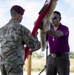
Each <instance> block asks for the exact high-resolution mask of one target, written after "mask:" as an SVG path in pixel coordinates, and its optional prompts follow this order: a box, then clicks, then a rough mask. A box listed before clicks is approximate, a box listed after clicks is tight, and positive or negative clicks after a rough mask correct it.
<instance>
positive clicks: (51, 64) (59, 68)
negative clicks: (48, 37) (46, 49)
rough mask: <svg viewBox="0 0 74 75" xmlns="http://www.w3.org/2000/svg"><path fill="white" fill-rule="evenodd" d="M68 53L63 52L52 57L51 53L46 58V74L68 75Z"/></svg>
mask: <svg viewBox="0 0 74 75" xmlns="http://www.w3.org/2000/svg"><path fill="white" fill-rule="evenodd" d="M69 66H70V62H69V54H64V55H60V56H57V57H55V58H53V57H52V56H51V55H49V56H48V59H47V67H46V70H47V71H46V72H47V74H46V75H57V73H58V75H69V70H70V69H69Z"/></svg>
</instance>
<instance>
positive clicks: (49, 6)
mask: <svg viewBox="0 0 74 75" xmlns="http://www.w3.org/2000/svg"><path fill="white" fill-rule="evenodd" d="M56 3H57V0H46V1H45V3H44V6H43V7H42V9H41V10H40V12H39V16H38V18H37V20H36V22H35V25H34V28H33V31H32V35H35V33H36V32H37V30H38V26H39V24H40V23H41V22H43V31H41V44H42V48H43V49H44V46H45V38H42V36H45V34H44V33H45V31H46V30H48V26H50V22H49V19H50V16H51V14H52V12H53V10H54V8H55V6H56ZM29 50H30V49H29V48H28V47H26V48H25V56H24V58H25V59H26V58H27V56H28V54H29ZM25 59H24V60H25Z"/></svg>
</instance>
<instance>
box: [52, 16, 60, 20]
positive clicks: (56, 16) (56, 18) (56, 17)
mask: <svg viewBox="0 0 74 75" xmlns="http://www.w3.org/2000/svg"><path fill="white" fill-rule="evenodd" d="M57 18H59V17H57V16H55V17H52V18H51V19H52V20H54V19H57Z"/></svg>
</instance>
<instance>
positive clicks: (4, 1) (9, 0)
mask: <svg viewBox="0 0 74 75" xmlns="http://www.w3.org/2000/svg"><path fill="white" fill-rule="evenodd" d="M44 2H45V0H0V27H2V26H3V25H5V24H6V23H7V22H8V21H9V19H10V18H11V17H10V8H11V7H12V6H13V5H21V6H22V7H23V8H25V10H26V11H25V14H24V16H23V20H22V23H21V24H23V25H24V26H26V27H27V28H29V29H30V30H31V31H32V29H33V26H34V24H33V23H34V21H35V20H36V19H37V17H38V12H39V10H40V9H41V8H42V6H43V4H44ZM55 10H58V11H59V12H61V15H62V20H61V23H62V24H64V25H66V26H68V27H69V31H70V36H69V45H70V50H71V51H73V52H74V43H73V42H74V37H73V35H74V25H73V22H74V0H58V2H57V6H56V8H55Z"/></svg>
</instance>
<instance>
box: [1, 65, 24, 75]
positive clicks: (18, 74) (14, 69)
mask: <svg viewBox="0 0 74 75" xmlns="http://www.w3.org/2000/svg"><path fill="white" fill-rule="evenodd" d="M0 68H1V75H23V66H22V65H19V66H16V65H9V64H7V65H1V66H0Z"/></svg>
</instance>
